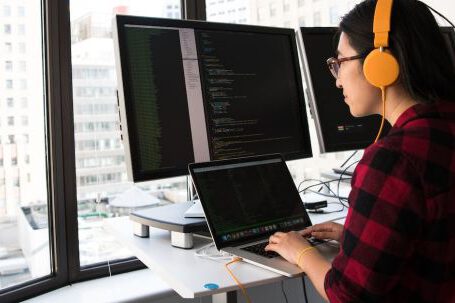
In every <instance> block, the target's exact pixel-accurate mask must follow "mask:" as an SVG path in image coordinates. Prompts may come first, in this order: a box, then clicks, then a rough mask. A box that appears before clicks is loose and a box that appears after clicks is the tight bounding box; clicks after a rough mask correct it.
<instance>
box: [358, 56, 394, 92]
mask: <svg viewBox="0 0 455 303" xmlns="http://www.w3.org/2000/svg"><path fill="white" fill-rule="evenodd" d="M363 74H364V75H365V78H366V79H367V81H368V82H369V83H370V84H371V85H373V86H376V87H379V88H381V87H386V86H389V85H391V84H393V83H394V82H395V81H397V79H398V76H399V74H400V66H399V65H398V61H397V59H395V57H394V56H393V55H392V54H391V53H390V52H387V51H382V52H381V51H380V50H379V49H375V50H373V51H372V52H371V53H370V54H369V55H368V56H367V57H366V58H365V62H364V63H363Z"/></svg>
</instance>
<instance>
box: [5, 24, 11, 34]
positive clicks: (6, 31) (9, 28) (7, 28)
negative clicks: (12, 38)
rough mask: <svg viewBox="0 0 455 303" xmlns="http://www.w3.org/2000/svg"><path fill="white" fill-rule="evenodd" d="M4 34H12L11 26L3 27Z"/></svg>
mask: <svg viewBox="0 0 455 303" xmlns="http://www.w3.org/2000/svg"><path fill="white" fill-rule="evenodd" d="M3 33H5V34H6V35H10V34H11V24H5V25H3Z"/></svg>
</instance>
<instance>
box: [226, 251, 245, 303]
mask: <svg viewBox="0 0 455 303" xmlns="http://www.w3.org/2000/svg"><path fill="white" fill-rule="evenodd" d="M239 261H242V258H239V257H235V258H234V259H233V260H232V261H231V262H228V263H226V264H224V267H226V270H227V271H228V273H229V274H230V275H231V277H232V279H234V281H235V283H237V285H238V286H239V287H240V289H241V290H242V293H243V295H244V296H245V299H246V302H247V303H251V299H250V297H249V296H248V294H247V292H246V289H245V286H243V284H242V283H240V281H239V280H237V278H236V277H235V275H234V274H233V273H232V271H231V270H230V269H229V265H231V264H233V263H236V262H239Z"/></svg>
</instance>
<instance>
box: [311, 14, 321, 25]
mask: <svg viewBox="0 0 455 303" xmlns="http://www.w3.org/2000/svg"><path fill="white" fill-rule="evenodd" d="M321 21H322V20H321V13H320V12H316V13H314V15H313V26H321Z"/></svg>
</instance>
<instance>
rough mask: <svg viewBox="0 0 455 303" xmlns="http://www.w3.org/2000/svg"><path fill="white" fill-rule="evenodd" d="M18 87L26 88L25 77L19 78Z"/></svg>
mask: <svg viewBox="0 0 455 303" xmlns="http://www.w3.org/2000/svg"><path fill="white" fill-rule="evenodd" d="M19 89H27V80H25V79H20V80H19Z"/></svg>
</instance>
